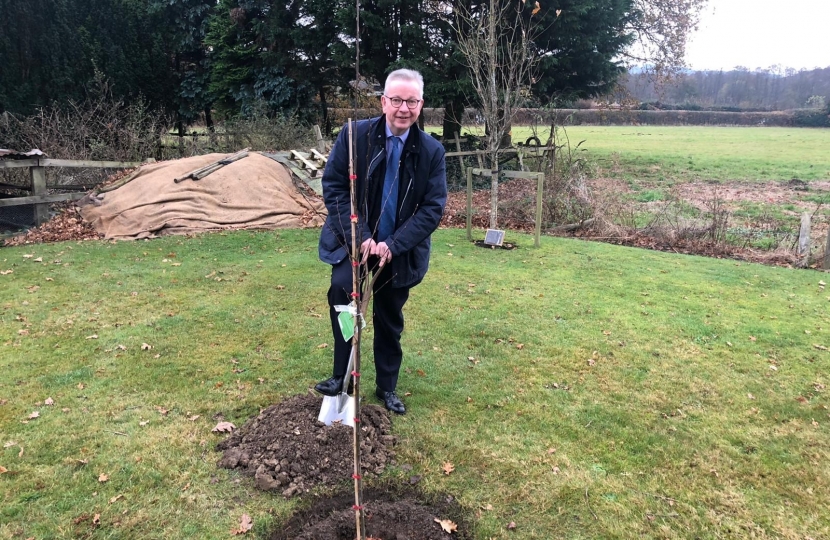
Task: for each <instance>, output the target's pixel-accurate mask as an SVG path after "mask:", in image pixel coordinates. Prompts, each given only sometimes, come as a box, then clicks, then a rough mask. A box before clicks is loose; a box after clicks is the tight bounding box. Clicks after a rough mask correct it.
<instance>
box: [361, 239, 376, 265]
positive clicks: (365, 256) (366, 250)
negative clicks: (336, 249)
mask: <svg viewBox="0 0 830 540" xmlns="http://www.w3.org/2000/svg"><path fill="white" fill-rule="evenodd" d="M376 247H377V242H375V241H374V240H373V239H371V238H369V239H367V240H364V241H363V243H362V244H360V255H361V257H360V264H366V261H368V260H369V255H375V252H374V251H375V249H376Z"/></svg>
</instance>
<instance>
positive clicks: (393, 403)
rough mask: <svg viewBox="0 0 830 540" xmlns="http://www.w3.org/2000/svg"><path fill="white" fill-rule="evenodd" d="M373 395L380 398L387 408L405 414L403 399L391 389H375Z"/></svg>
mask: <svg viewBox="0 0 830 540" xmlns="http://www.w3.org/2000/svg"><path fill="white" fill-rule="evenodd" d="M375 395H376V396H377V397H378V398H380V400H381V401H382V402H383V404H384V405H385V406H386V408H387V409H389V410H390V411H392V412H393V413H397V414H406V407H404V406H403V401H401V398H399V397H398V395H397V394H396V393H395V391H394V390H393V391H392V392H384V391H383V390H381V389H380V388H377V389H375Z"/></svg>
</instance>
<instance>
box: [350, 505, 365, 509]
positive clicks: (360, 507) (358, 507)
mask: <svg viewBox="0 0 830 540" xmlns="http://www.w3.org/2000/svg"><path fill="white" fill-rule="evenodd" d="M352 510H363V506H362V505H361V506H358V505H356V504H353V505H352Z"/></svg>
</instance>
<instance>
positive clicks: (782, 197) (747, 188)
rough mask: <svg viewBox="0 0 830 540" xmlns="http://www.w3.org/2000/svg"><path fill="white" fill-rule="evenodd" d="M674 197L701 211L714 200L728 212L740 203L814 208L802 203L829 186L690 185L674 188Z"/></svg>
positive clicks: (782, 184) (731, 183) (783, 183)
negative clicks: (677, 196) (720, 202)
mask: <svg viewBox="0 0 830 540" xmlns="http://www.w3.org/2000/svg"><path fill="white" fill-rule="evenodd" d="M676 189H677V193H678V195H679V196H680V198H681V199H682V200H684V201H687V202H689V203H690V204H693V205H694V206H695V207H697V208H699V209H705V208H706V207H707V204H709V203H711V201H712V200H714V199H715V198H717V199H719V200H720V201H722V202H724V203H725V204H727V205H729V206H730V207H731V209H734V208H736V207H737V205H738V204H740V203H742V202H751V203H757V204H773V205H786V204H792V205H795V206H802V207H804V208H805V209H806V208H807V207H812V208H815V203H807V204H805V203H804V201H803V199H804V197H805V196H809V195H810V194H824V193H827V192H830V182H810V183H809V184H806V183H804V182H801V181H793V180H790V181H789V182H729V183H723V184H720V183H708V182H694V183H688V184H681V185H678V186H677V188H676Z"/></svg>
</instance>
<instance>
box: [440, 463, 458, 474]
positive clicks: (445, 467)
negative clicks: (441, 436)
mask: <svg viewBox="0 0 830 540" xmlns="http://www.w3.org/2000/svg"><path fill="white" fill-rule="evenodd" d="M441 470H442V471H444V474H450V473H451V472H453V471H454V470H455V465H453V464H452V463H450V462H449V461H448V462H446V463H444V465H443V466H442V467H441Z"/></svg>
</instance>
